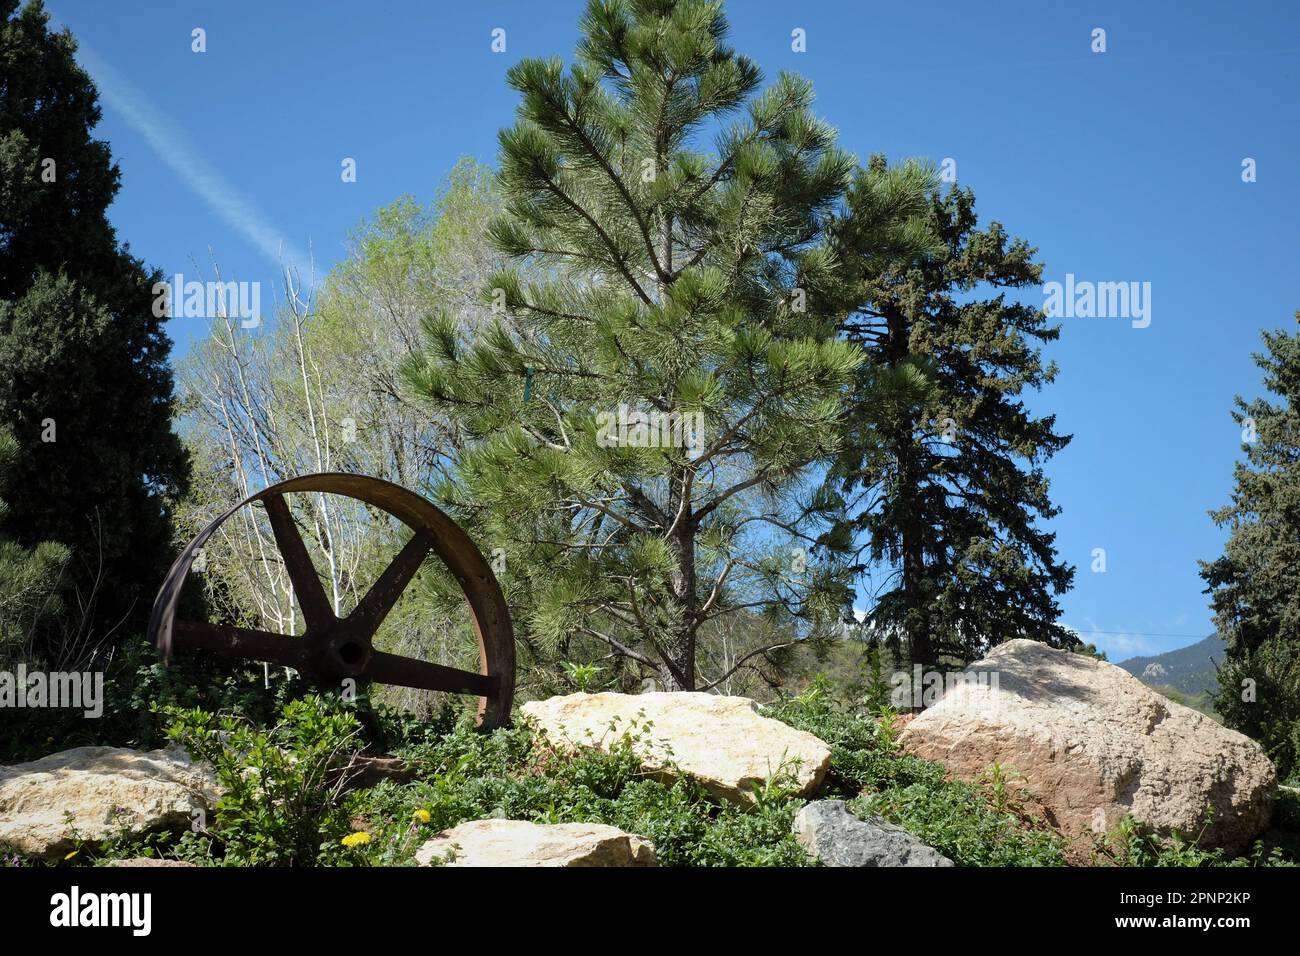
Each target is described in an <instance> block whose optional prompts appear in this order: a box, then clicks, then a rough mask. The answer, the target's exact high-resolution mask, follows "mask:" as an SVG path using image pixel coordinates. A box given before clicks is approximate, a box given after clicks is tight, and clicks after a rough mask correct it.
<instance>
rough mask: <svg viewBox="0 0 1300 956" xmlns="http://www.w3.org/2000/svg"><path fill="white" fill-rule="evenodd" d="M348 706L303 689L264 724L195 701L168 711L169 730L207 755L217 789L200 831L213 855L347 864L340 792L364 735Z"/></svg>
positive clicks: (238, 861)
mask: <svg viewBox="0 0 1300 956" xmlns="http://www.w3.org/2000/svg"><path fill="white" fill-rule="evenodd" d="M348 707H349V705H348V704H346V703H343V702H341V701H338V700H335V699H332V698H327V697H322V696H319V695H315V694H313V695H309V696H307V697H304V698H301V699H299V700H294V701H290V702H289V703H288V704H287V705H285V707H284V710H283V712H282V714H281V719H280V721H279V723H277V724H276V725H275V726H273V727H270V728H259V727H257V726H255V725H253V724H251V723H250V722H249V721H247V720H246V719H244V718H241V717H236V716H233V715H228V714H227V715H217V714H213V713H211V712H209V711H204V710H201V709H198V708H190V709H184V708H175V707H173V708H167V709H166V712H167V714H168V716H170V717H171V718H172V721H173V722H172V723H171V725H170V726H169V727H168V729H167V736H168V737H169V738H170V739H171V740H173V741H176V742H178V743H181V744H183V745H184V746H185V747H186V748H187V749H188V750H189V752H190V753H191V754H192V755H193V756H194V757H195V758H196V759H199V760H204V761H207V762H208V763H210V764H211V765H212V766H213V768H214V769H215V771H216V775H217V779H218V780H219V781H220V784H221V786H222V788H223V790H224V792H223V794H222V796H221V798H220V800H219V801H218V802H217V805H216V807H215V813H214V819H213V820H211V821H209V826H208V829H207V830H206V831H205V832H204V833H203V834H201V835H200V836H199V837H198V838H197V841H198V842H200V843H201V844H202V845H203V849H204V850H205V851H206V852H207V853H208V854H209V855H210V856H211V857H213V858H214V859H215V860H219V861H220V862H221V863H223V864H225V865H228V866H229V865H239V866H311V865H313V864H343V865H346V864H347V863H348V862H349V860H350V859H351V857H350V855H349V854H348V853H347V849H348V848H347V847H344V846H343V844H342V842H341V841H342V839H343V837H345V836H347V835H348V834H349V830H350V827H349V822H348V820H349V818H348V813H347V809H346V807H345V806H344V801H343V800H342V799H341V798H340V791H341V788H342V777H343V772H344V770H345V768H347V766H348V764H349V763H350V762H351V759H352V757H353V756H354V755H355V754H356V752H357V751H358V750H359V749H360V743H361V742H360V739H359V738H360V724H359V723H358V721H357V719H356V717H355V716H354V714H353V713H351V712H350V711H349V709H348ZM189 849H192V848H189Z"/></svg>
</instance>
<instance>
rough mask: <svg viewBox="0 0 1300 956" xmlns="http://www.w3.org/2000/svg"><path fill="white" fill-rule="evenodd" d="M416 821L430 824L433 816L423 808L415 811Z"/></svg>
mask: <svg viewBox="0 0 1300 956" xmlns="http://www.w3.org/2000/svg"><path fill="white" fill-rule="evenodd" d="M415 819H417V820H419V821H420V822H421V823H428V822H429V821H430V820H432V819H433V815H432V814H430V813H429V811H428V810H425V809H423V808H421V809H419V810H416V811H415Z"/></svg>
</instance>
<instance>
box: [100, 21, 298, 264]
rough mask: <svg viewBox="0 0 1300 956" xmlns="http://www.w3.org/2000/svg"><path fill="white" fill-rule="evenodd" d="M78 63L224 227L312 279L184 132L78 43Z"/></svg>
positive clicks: (289, 248) (293, 250) (292, 250)
mask: <svg viewBox="0 0 1300 956" xmlns="http://www.w3.org/2000/svg"><path fill="white" fill-rule="evenodd" d="M77 59H78V60H80V61H81V64H82V66H84V67H85V68H86V70H87V71H89V73H90V75H91V77H92V78H93V79H94V80H95V85H96V86H97V87H98V88H99V93H100V96H102V97H103V98H104V100H105V101H106V102H107V103H108V104H109V106H111V107H112V108H113V109H114V110H116V111H117V112H118V113H120V114H121V116H122V118H123V119H125V120H126V122H127V125H129V126H130V127H131V128H132V129H134V130H135V131H136V132H138V133H139V134H140V135H141V136H143V137H144V138H145V141H146V142H147V143H148V144H149V146H150V148H151V149H153V151H154V153H155V154H157V156H158V158H159V159H161V160H162V161H163V162H164V163H165V164H166V165H167V166H168V167H170V168H171V170H172V171H173V172H174V173H176V175H177V176H179V177H180V178H181V180H182V181H183V182H184V183H185V184H186V185H187V186H189V187H190V188H191V189H192V190H194V192H195V193H197V194H198V195H199V197H200V198H201V199H202V200H203V201H204V202H205V203H207V204H208V206H209V207H210V208H211V209H212V211H213V212H214V213H216V214H217V216H218V217H219V218H220V219H221V220H222V221H224V222H225V223H226V224H227V225H228V226H230V227H231V228H232V229H234V230H235V231H236V232H238V233H239V234H240V235H242V236H243V237H244V238H246V239H247V240H248V241H249V242H251V243H252V244H253V245H254V246H256V247H257V248H258V250H260V251H261V252H262V254H263V255H265V256H266V257H267V258H269V259H270V260H271V261H272V262H274V263H275V264H276V267H277V268H281V267H284V268H291V269H294V270H296V271H297V272H298V274H299V275H300V276H302V277H303V279H304V280H305V281H308V282H309V281H311V271H310V269H309V265H310V263H309V261H308V259H307V257H306V256H304V255H303V254H302V252H301V251H300V250H299V249H298V248H297V247H296V246H294V245H293V244H292V243H290V242H288V241H287V240H285V239H284V231H283V230H281V229H277V228H276V227H275V226H273V225H272V224H271V222H270V220H268V219H267V218H266V216H265V215H263V214H262V212H261V210H259V209H258V208H257V206H256V205H254V203H253V202H252V201H251V200H249V199H248V198H247V197H245V196H244V195H243V194H241V193H240V191H239V190H238V189H236V188H235V187H234V186H233V185H232V184H231V183H230V182H229V181H227V180H226V179H225V178H224V177H223V176H222V175H221V174H220V173H219V172H217V170H216V169H214V168H213V167H212V166H211V164H209V163H208V162H207V161H206V160H204V159H203V157H202V156H201V155H200V154H199V153H198V152H197V151H196V150H195V149H194V148H193V147H192V146H191V145H190V144H189V139H188V137H187V136H186V135H185V132H184V130H182V129H181V128H180V127H179V126H177V125H176V123H174V122H173V121H172V120H171V119H170V118H169V117H168V116H167V115H166V114H164V113H163V112H162V111H161V110H159V109H158V108H157V107H155V106H154V105H153V104H152V103H150V102H149V100H148V98H147V97H145V95H144V94H143V93H141V92H140V90H139V89H138V88H137V87H135V86H134V85H133V84H132V83H131V82H130V81H129V80H127V79H126V78H125V77H123V76H122V75H121V74H119V73H118V72H117V71H116V70H115V69H113V67H111V66H109V65H108V63H106V62H105V61H104V60H103V58H101V57H100V56H99V55H98V54H96V53H95V52H94V50H92V49H90V47H88V46H87V45H86V44H85V42H83V41H80V40H79V41H78V50H77Z"/></svg>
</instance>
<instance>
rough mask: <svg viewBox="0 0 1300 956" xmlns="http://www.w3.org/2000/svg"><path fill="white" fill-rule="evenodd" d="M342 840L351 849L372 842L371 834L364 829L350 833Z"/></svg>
mask: <svg viewBox="0 0 1300 956" xmlns="http://www.w3.org/2000/svg"><path fill="white" fill-rule="evenodd" d="M340 842H341V843H342V844H343V845H344V846H345V847H348V848H349V849H351V848H353V847H358V846H365V845H366V844H367V843H369V842H370V834H369V833H366V832H365V831H364V830H361V831H359V832H357V833H349V834H348V835H347V836H345V837H344V838H343V839H342V840H341V841H340Z"/></svg>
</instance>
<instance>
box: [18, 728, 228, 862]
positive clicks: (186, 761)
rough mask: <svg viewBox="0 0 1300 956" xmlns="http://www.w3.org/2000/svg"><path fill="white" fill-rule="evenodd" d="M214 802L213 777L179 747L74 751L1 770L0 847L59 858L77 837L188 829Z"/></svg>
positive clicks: (87, 838)
mask: <svg viewBox="0 0 1300 956" xmlns="http://www.w3.org/2000/svg"><path fill="white" fill-rule="evenodd" d="M216 797H217V782H216V779H215V778H214V777H213V775H212V773H211V772H210V771H209V770H208V769H207V768H205V767H203V766H201V765H196V764H194V763H193V762H192V761H191V760H190V758H189V756H188V754H186V753H185V751H184V750H183V749H182V748H180V747H168V748H167V749H165V750H153V751H149V752H147V753H145V752H142V751H139V750H130V749H127V748H121V747H77V748H75V749H73V750H64V751H62V752H61V753H56V754H51V755H50V756H48V757H42V758H41V759H39V760H33V761H31V762H30V763H21V764H14V765H12V766H9V767H0V845H5V846H10V847H13V848H14V849H17V850H20V851H22V852H23V853H26V854H28V855H30V856H38V857H44V858H46V859H58V858H61V857H63V856H65V855H66V854H67V853H69V852H70V851H71V850H72V849H73V848H74V846H75V844H76V841H77V839H81V840H85V841H87V842H96V841H99V840H103V839H106V838H108V837H113V836H118V835H120V834H129V835H133V836H134V835H138V834H142V833H147V832H151V831H154V830H162V829H181V828H184V827H188V826H189V825H190V822H191V819H192V817H191V814H192V813H193V811H195V810H204V811H206V810H207V809H209V808H210V807H211V806H212V804H213V803H214V802H215V800H216Z"/></svg>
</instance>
